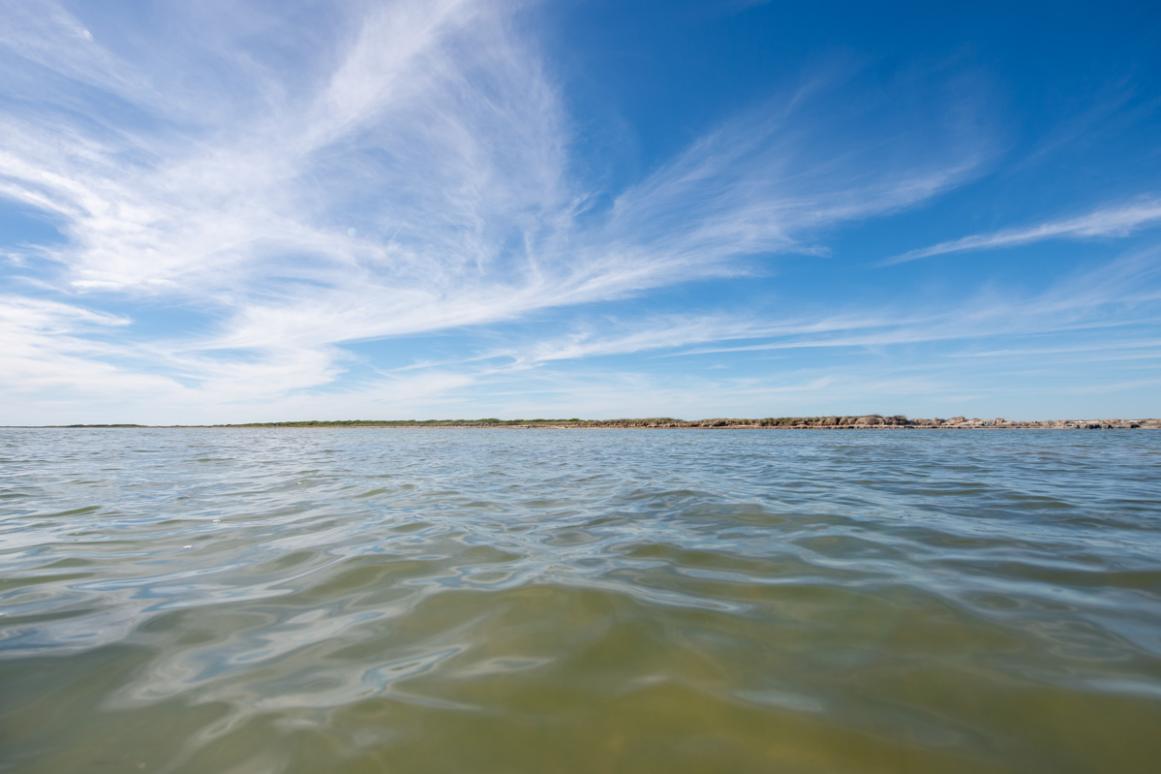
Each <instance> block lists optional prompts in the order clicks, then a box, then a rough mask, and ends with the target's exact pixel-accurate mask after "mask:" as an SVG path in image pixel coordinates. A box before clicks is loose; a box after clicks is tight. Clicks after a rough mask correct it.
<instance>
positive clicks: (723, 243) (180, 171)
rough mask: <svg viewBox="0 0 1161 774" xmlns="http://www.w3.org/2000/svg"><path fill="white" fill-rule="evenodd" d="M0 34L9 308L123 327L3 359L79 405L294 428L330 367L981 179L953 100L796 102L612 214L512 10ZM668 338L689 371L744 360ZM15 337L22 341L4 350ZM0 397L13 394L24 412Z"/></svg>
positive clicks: (466, 1) (684, 161)
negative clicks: (304, 396)
mask: <svg viewBox="0 0 1161 774" xmlns="http://www.w3.org/2000/svg"><path fill="white" fill-rule="evenodd" d="M3 8H4V15H5V19H6V24H5V25H4V27H5V29H4V31H3V32H0V58H2V61H3V66H4V73H5V75H4V77H3V78H2V79H0V100H3V110H2V111H0V197H3V198H6V199H7V200H9V201H14V202H17V203H19V204H20V205H22V206H23V207H25V208H28V209H29V210H30V211H34V212H37V213H40V214H41V216H42V217H44V218H46V219H48V220H49V221H50V222H51V223H53V224H54V226H55V227H56V229H57V230H58V231H59V232H60V235H61V236H62V239H60V240H52V241H48V242H42V243H33V244H25V245H19V246H16V247H9V253H10V254H11V255H14V256H16V258H18V261H17V262H16V263H15V264H13V265H11V266H10V267H9V271H8V273H7V275H6V277H7V279H6V280H5V281H6V283H10V284H11V285H12V286H13V287H15V286H16V283H17V282H19V281H21V279H22V277H23V278H27V277H28V276H31V275H32V274H33V273H35V275H36V278H37V282H38V283H39V287H40V290H38V291H37V293H38V294H39V296H38V297H52V298H56V299H58V300H61V301H62V302H65V303H67V304H68V305H69V306H70V308H74V309H78V310H82V309H84V308H86V306H87V305H95V306H96V307H99V306H101V305H113V306H116V307H117V308H118V309H119V310H121V312H120V314H121V316H122V317H124V318H125V319H127V320H129V323H128V324H126V325H123V326H121V327H120V328H119V329H118V332H117V335H115V336H112V335H105V334H107V331H106V332H105V334H102V335H94V334H93V332H92V331H91V330H89V329H81V328H78V329H76V330H74V331H73V332H72V333H70V334H69V336H70V337H71V338H69V339H68V341H70V342H71V344H69V347H70V348H71V349H69V351H68V352H67V353H66V352H64V351H63V350H62V349H61V348H60V347H59V346H54V347H39V348H37V347H33V346H28V347H25V348H24V349H23V350H22V351H24V352H26V353H27V357H30V358H34V359H35V358H39V359H40V360H41V361H42V365H43V366H44V367H45V368H46V369H48V371H50V372H52V373H57V374H64V373H68V372H69V371H70V370H71V372H72V373H74V374H76V380H75V384H74V387H75V386H76V385H77V384H80V383H81V382H86V383H92V384H95V383H97V382H96V381H92V380H89V378H88V377H87V376H84V374H87V373H90V372H92V373H97V372H100V373H101V374H103V375H104V376H103V377H102V378H104V379H106V381H107V382H108V383H110V384H111V383H112V381H109V380H115V379H117V378H124V379H126V380H132V378H134V377H135V375H140V376H142V378H143V379H144V382H143V383H147V384H148V385H150V386H151V387H152V388H155V389H164V390H165V391H167V392H170V393H172V394H173V395H175V396H177V397H176V398H175V402H176V401H179V400H180V401H190V400H195V401H197V402H200V403H202V404H205V405H211V406H212V405H227V404H231V403H239V402H243V403H244V402H247V401H254V400H259V399H265V400H267V401H270V400H283V399H285V400H290V398H291V397H292V396H295V395H298V394H299V393H301V392H303V391H311V390H318V389H324V388H328V389H329V388H333V387H335V386H336V385H338V384H340V383H341V382H342V380H343V375H344V373H345V372H346V370H347V367H348V365H349V364H350V359H351V356H350V354H349V353H348V352H345V351H344V349H343V345H345V344H348V343H350V342H357V341H362V340H368V339H380V338H391V337H406V336H411V335H415V334H422V333H428V332H432V331H440V330H448V329H456V328H461V329H462V328H470V327H473V326H481V325H488V324H493V323H497V322H503V321H513V320H519V319H522V318H523V317H525V316H527V315H529V314H530V313H532V312H536V311H537V310H544V309H549V308H561V307H569V306H575V305H579V304H585V303H592V302H602V301H610V300H616V299H625V298H628V297H633V296H640V295H641V294H643V293H646V292H648V291H649V290H652V289H656V288H661V287H666V286H671V285H674V284H678V283H683V282H689V281H691V280H695V279H700V278H707V277H718V276H736V275H739V274H746V273H749V272H753V271H755V265H754V264H753V256H771V255H775V254H784V253H799V254H810V253H817V252H819V251H820V249H821V247H820V243H819V240H820V239H821V238H823V237H824V236H825V234H826V233H827V230H828V229H831V228H834V227H835V226H837V225H839V224H842V223H848V222H851V221H855V220H860V219H865V218H869V217H873V216H876V215H882V214H885V213H890V212H895V211H897V210H900V209H903V208H906V207H909V206H913V205H915V204H917V203H919V202H922V201H925V200H928V199H930V198H931V197H933V196H936V195H938V194H939V193H941V192H943V191H945V190H948V189H949V188H953V187H955V186H957V185H960V184H962V183H963V182H964V181H966V180H969V179H970V178H971V177H972V176H973V175H974V174H976V172H977V170H978V168H979V166H980V165H981V164H982V163H983V162H984V161H985V160H986V159H987V158H988V156H989V153H990V140H989V138H988V137H987V136H986V134H980V133H978V132H974V131H972V132H965V131H964V130H963V123H962V118H963V114H964V110H967V111H968V112H970V111H971V110H973V109H974V108H973V107H972V106H971V102H972V100H971V99H970V98H969V99H967V100H966V104H967V107H966V108H965V107H964V105H965V99H964V93H963V91H962V89H957V90H956V91H955V93H954V94H952V93H947V94H944V93H943V91H942V86H941V84H939V83H930V84H925V85H924V87H923V88H925V89H927V90H928V92H929V93H930V94H929V96H930V98H931V99H932V100H933V101H934V102H936V103H938V102H939V101H941V100H946V101H947V102H949V103H951V102H953V101H954V102H955V104H956V105H957V110H956V111H948V112H947V115H953V114H954V116H955V117H956V118H955V119H954V120H953V119H945V118H942V117H941V116H942V115H943V114H941V113H939V112H938V111H933V112H932V113H930V114H929V115H927V116H924V117H922V120H917V118H918V117H917V116H915V115H911V114H905V113H900V112H896V111H894V110H892V109H891V103H890V100H889V99H884V100H874V101H869V100H856V99H850V98H849V95H848V93H847V91H846V89H847V84H846V83H845V82H844V80H843V78H842V77H840V76H832V75H831V74H823V75H822V76H819V75H817V74H813V73H809V74H807V75H805V76H804V79H803V80H804V82H806V83H807V84H808V86H809V88H807V87H804V86H803V85H802V84H795V83H790V84H788V85H787V86H786V88H785V89H783V90H781V91H780V92H779V93H778V94H776V95H774V96H771V97H769V98H768V99H766V100H764V101H763V102H762V103H761V104H760V105H757V106H753V107H751V108H749V109H747V110H744V111H742V112H741V113H739V114H737V115H735V116H732V117H726V118H724V119H722V120H719V121H717V122H709V123H708V126H707V128H706V129H705V131H704V132H703V133H702V135H701V136H700V137H697V138H695V139H694V140H692V141H691V142H690V143H689V145H688V146H687V147H686V148H685V149H684V150H683V151H681V152H679V153H677V154H676V155H675V156H674V157H672V158H670V159H667V160H665V159H663V160H661V161H660V162H659V163H657V164H656V165H654V166H653V167H652V168H651V170H650V171H648V172H647V173H646V174H645V175H643V176H642V177H641V178H640V179H638V180H637V181H635V182H633V183H631V184H629V185H627V186H625V187H622V188H620V189H616V190H607V189H605V188H603V187H601V185H600V183H599V182H598V181H599V180H600V179H601V175H600V174H598V172H599V170H593V169H592V168H591V167H592V165H593V163H594V162H593V160H591V159H580V158H578V156H577V154H576V152H575V141H576V135H577V132H576V129H575V127H574V125H573V119H572V118H571V117H570V115H569V111H568V105H567V100H566V94H565V93H564V87H563V84H562V81H561V80H560V78H559V77H558V76H557V75H555V74H554V73H553V71H552V69H551V67H550V64H549V62H548V61H547V58H546V56H545V54H544V52H543V51H541V50H540V49H539V48H538V45H537V42H536V38H535V35H534V34H532V30H531V27H530V24H531V21H530V17H529V15H528V13H527V6H526V5H523V4H506V3H489V2H475V1H474V0H440V1H439V2H415V1H413V0H401V1H400V2H393V3H366V4H364V3H350V4H338V5H336V6H333V7H332V6H319V7H317V8H316V7H313V6H311V5H305V6H302V7H296V9H295V10H294V12H293V13H291V12H289V11H288V12H286V13H268V12H266V11H264V10H263V9H261V8H259V7H257V6H235V5H217V6H214V8H213V9H212V10H208V9H202V8H199V7H195V6H190V7H183V6H173V7H168V6H167V7H165V8H163V9H161V12H160V13H159V14H158V15H157V16H156V17H155V16H146V15H141V16H136V17H134V18H132V19H117V18H103V17H101V16H100V15H99V14H98V12H97V10H96V9H95V7H92V6H71V7H70V6H68V5H66V4H63V3H53V2H45V3H40V4H37V6H36V7H35V8H33V7H32V6H29V5H28V4H25V3H19V2H8V3H5V4H4V6H3ZM190 28H196V29H198V30H199V33H198V34H197V35H190V34H187V32H186V30H187V29H190ZM143 41H150V42H149V43H148V44H146V43H144V42H143ZM264 41H278V44H277V45H270V44H268V43H264ZM288 52H293V54H291V53H288ZM913 86H914V85H912V86H909V87H908V88H912V87H913ZM969 96H970V95H969ZM969 123H970V122H969ZM856 128H857V129H856ZM167 303H171V304H175V305H179V306H181V307H182V308H184V309H190V310H195V311H196V314H197V315H198V317H199V320H200V321H199V324H198V325H197V326H196V328H189V329H181V328H177V329H170V330H166V331H164V332H163V333H162V334H160V335H159V334H156V333H151V334H146V333H141V332H139V331H138V330H137V326H136V325H135V324H134V322H133V320H134V317H135V315H134V308H135V305H137V304H150V305H157V304H167ZM71 319H72V320H73V322H74V323H76V322H79V319H80V318H76V317H74V318H71ZM699 331H700V332H699ZM679 332H680V333H681V335H677V334H678V333H679ZM671 333H672V334H673V335H672V336H671V340H672V341H674V342H684V343H688V342H690V341H694V342H702V341H708V340H709V339H708V338H707V337H709V336H713V335H718V336H727V337H728V336H734V335H736V334H739V331H737V330H735V331H734V332H732V333H731V332H730V330H729V325H725V326H723V325H721V324H715V325H711V326H708V327H707V326H705V325H702V324H692V323H691V324H689V325H688V326H686V327H685V328H682V329H680V330H679V331H671ZM12 335H14V336H17V337H23V338H22V341H23V342H24V343H26V344H34V343H37V342H39V341H40V339H38V338H36V337H37V336H38V335H39V334H38V333H37V332H36V331H35V330H34V329H31V328H28V327H27V326H26V327H22V328H20V330H19V331H13V332H12ZM623 338H624V339H625V341H623V342H622V343H621V344H619V345H616V346H614V345H611V344H608V343H605V344H602V345H596V344H592V343H590V344H588V345H586V344H585V343H584V342H583V341H574V342H573V343H572V344H571V345H568V346H567V347H565V348H563V349H562V348H560V347H558V344H557V343H554V342H546V343H544V344H543V345H540V346H539V347H538V348H536V347H534V348H533V351H532V352H531V354H524V355H521V356H520V359H521V360H522V361H524V362H531V361H538V362H546V361H549V360H553V359H562V358H565V357H573V356H576V357H580V356H583V355H585V354H586V353H588V354H591V353H596V352H599V351H608V350H609V349H610V347H612V348H613V349H619V350H620V351H632V348H633V347H635V346H638V344H639V343H640V342H635V341H633V340H632V335H631V334H630V335H627V336H625V337H623ZM84 342H90V343H91V346H89V347H88V348H87V349H86V348H85V347H82V346H80V345H81V344H82V343H84ZM74 345H75V346H74ZM570 348H571V351H572V352H573V353H574V354H573V355H569V354H568V352H569V351H570ZM239 353H241V355H239ZM66 357H67V358H69V359H68V360H64V359H63V358H66ZM77 358H82V359H85V362H88V363H90V364H91V368H90V369H89V370H87V371H86V370H85V369H84V368H82V367H81V363H78V362H77V360H76V359H77ZM62 364H64V365H63V366H62ZM58 366H60V367H58ZM21 373H23V372H21ZM13 374H14V372H12V371H9V372H8V374H7V376H6V377H5V381H6V382H7V383H8V386H10V387H12V388H14V389H15V388H22V387H23V386H25V385H26V383H25V382H22V381H20V379H21V377H17V376H14V375H13ZM455 381H456V380H455V379H448V380H445V381H444V382H441V383H447V384H451V383H453V382H455ZM78 389H79V388H78ZM296 399H297V398H296ZM287 405H288V406H289V405H290V404H289V403H288V404H287Z"/></svg>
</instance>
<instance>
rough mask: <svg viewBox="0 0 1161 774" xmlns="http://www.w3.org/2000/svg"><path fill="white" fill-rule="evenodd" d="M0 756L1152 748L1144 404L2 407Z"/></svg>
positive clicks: (131, 764) (1027, 766) (851, 763)
mask: <svg viewBox="0 0 1161 774" xmlns="http://www.w3.org/2000/svg"><path fill="white" fill-rule="evenodd" d="M0 458H2V462H0V568H2V569H3V573H2V575H0V684H2V685H3V686H4V690H3V691H0V769H3V770H5V771H21V772H24V771H27V772H40V771H44V772H48V771H81V770H97V771H99V770H109V771H136V770H161V771H168V772H201V771H246V772H265V771H271V772H274V771H302V772H308V771H309V772H313V771H322V770H326V771H352V772H354V771H368V770H388V769H391V770H400V771H504V772H509V771H537V772H540V771H585V772H588V771H666V772H675V771H707V770H740V771H771V770H787V771H798V772H812V771H817V772H830V771H902V770H911V771H937V770H938V771H979V770H989V771H1013V772H1015V771H1021V772H1026V771H1045V772H1048V771H1052V772H1058V771H1092V770H1116V771H1133V770H1140V771H1145V770H1151V766H1152V765H1153V764H1155V760H1156V755H1155V754H1156V752H1157V749H1158V748H1157V747H1156V741H1155V739H1156V729H1157V728H1161V433H1148V432H1117V431H1112V432H1102V433H1061V432H1052V431H1046V432H1036V431H1014V432H1007V431H996V432H987V433H983V432H981V433H969V432H964V433H938V432H875V431H868V432H859V431H849V432H842V433H837V432H836V433H825V432H818V433H810V432H803V433H795V432H695V431H660V430H659V431H613V430H598V431H582V430H572V431H551V430H544V431H536V432H524V431H516V430H451V429H444V430H420V429H394V430H391V429H343V430H208V429H207V430H194V429H190V430H160V429H158V430H153V429H148V430H146V429H141V430H136V429H124V430H104V431H65V430H3V431H0Z"/></svg>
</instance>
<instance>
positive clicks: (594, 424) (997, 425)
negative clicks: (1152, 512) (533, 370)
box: [24, 414, 1161, 430]
mask: <svg viewBox="0 0 1161 774" xmlns="http://www.w3.org/2000/svg"><path fill="white" fill-rule="evenodd" d="M24 427H32V426H28V425H25V426H24ZM36 427H41V428H59V429H69V428H71V429H102V428H106V429H111V428H211V429H213V428H219V429H221V428H225V429H230V428H234V429H245V428H253V429H260V428H269V429H277V428H358V427H399V428H425V427H426V428H432V427H447V428H514V429H562V430H567V429H601V428H607V429H643V430H649V429H654V430H676V429H689V430H1136V429H1144V430H1161V418H1147V419H1045V420H1032V421H1020V420H1009V419H1004V418H1003V417H996V418H994V419H979V418H968V417H959V416H957V417H951V418H949V419H944V418H934V419H924V418H915V419H912V418H909V417H905V416H898V415H896V416H882V415H880V414H863V415H858V416H854V415H852V416H818V417H764V418H760V419H740V418H729V417H723V418H716V419H693V420H686V419H673V418H670V417H649V418H643V419H576V418H571V419H492V418H486V419H427V420H422V419H383V420H379V419H352V420H326V421H324V420H304V421H294V422H242V423H235V424H218V425H141V424H71V425H39V426H36Z"/></svg>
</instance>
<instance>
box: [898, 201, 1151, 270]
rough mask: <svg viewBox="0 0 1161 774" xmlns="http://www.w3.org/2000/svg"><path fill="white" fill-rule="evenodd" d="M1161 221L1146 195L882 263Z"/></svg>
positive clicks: (1128, 229)
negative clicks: (1145, 197)
mask: <svg viewBox="0 0 1161 774" xmlns="http://www.w3.org/2000/svg"><path fill="white" fill-rule="evenodd" d="M1158 222H1161V201H1159V200H1156V199H1143V200H1140V201H1138V202H1134V203H1131V204H1122V205H1117V206H1113V207H1106V208H1103V209H1099V210H1095V211H1093V212H1090V213H1088V214H1087V215H1081V216H1079V217H1075V218H1066V219H1063V220H1054V221H1048V222H1045V223H1039V224H1037V225H1035V226H1024V227H1021V228H1013V229H1006V230H1004V231H994V232H991V233H988V234H974V235H972V236H967V237H962V238H960V239H953V240H951V241H948V242H940V243H939V244H935V245H932V246H931V247H925V248H922V249H919V250H911V251H909V252H906V253H902V254H900V255H896V256H894V257H892V258H888V259H887V260H885V261H883V262H882V263H881V264H880V265H881V266H897V265H899V264H903V263H910V262H912V261H918V260H921V259H923V258H932V257H935V256H937V255H949V254H951V253H963V252H970V251H976V250H996V249H999V248H1004V247H1016V246H1019V245H1027V244H1031V243H1033V242H1041V241H1044V240H1048V239H1085V238H1092V237H1124V236H1128V235H1130V234H1132V233H1133V232H1134V231H1137V230H1138V229H1142V228H1147V227H1149V226H1151V225H1154V224H1156V223H1158Z"/></svg>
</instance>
